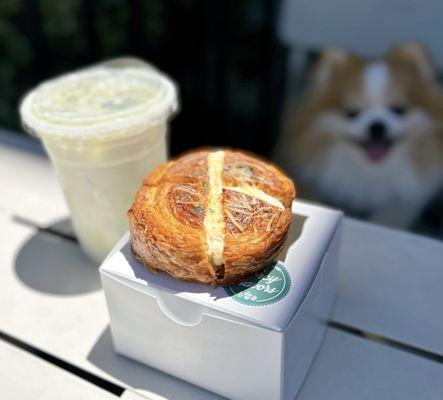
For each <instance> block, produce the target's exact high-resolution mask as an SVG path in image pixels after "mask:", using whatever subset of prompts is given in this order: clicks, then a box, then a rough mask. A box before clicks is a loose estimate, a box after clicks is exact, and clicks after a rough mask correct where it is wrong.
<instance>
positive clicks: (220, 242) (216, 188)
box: [203, 150, 285, 266]
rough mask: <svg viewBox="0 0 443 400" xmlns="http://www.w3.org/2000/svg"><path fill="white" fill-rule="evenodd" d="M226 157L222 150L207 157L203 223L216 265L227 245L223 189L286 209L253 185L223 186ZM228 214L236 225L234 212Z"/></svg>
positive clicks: (219, 264) (209, 253)
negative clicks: (205, 202) (207, 187)
mask: <svg viewBox="0 0 443 400" xmlns="http://www.w3.org/2000/svg"><path fill="white" fill-rule="evenodd" d="M224 157H225V152H224V151H222V150H221V151H216V152H213V153H210V154H209V155H208V158H207V162H208V181H209V182H208V183H209V185H208V186H209V192H208V199H207V201H208V205H207V209H206V214H205V217H204V220H203V225H204V229H205V237H206V248H207V253H208V257H209V258H210V260H211V262H212V264H213V265H214V266H221V265H223V264H224V259H223V248H224V245H225V221H224V217H223V199H222V195H223V189H228V190H232V191H235V192H239V193H243V194H246V195H248V196H252V197H255V198H257V199H259V200H262V201H263V202H265V203H268V204H270V205H272V206H274V207H277V208H279V209H281V210H284V208H285V207H284V206H283V204H282V202H281V201H280V200H278V199H276V198H275V197H273V196H270V195H269V194H266V193H265V192H263V191H262V190H260V189H257V188H254V187H252V186H246V185H243V186H238V187H237V186H236V187H231V186H229V187H226V186H223V178H222V176H223V165H224ZM226 212H227V213H228V210H226ZM227 215H228V217H230V219H231V220H232V222H233V223H234V225H236V224H235V220H234V218H233V217H232V214H230V213H228V214H227ZM271 221H272V220H271ZM236 226H237V227H238V228H239V230H240V231H242V229H241V227H239V225H236Z"/></svg>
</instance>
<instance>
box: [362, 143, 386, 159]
mask: <svg viewBox="0 0 443 400" xmlns="http://www.w3.org/2000/svg"><path fill="white" fill-rule="evenodd" d="M365 147H366V153H367V154H368V157H369V158H370V159H371V160H372V161H380V160H381V159H382V158H383V157H384V156H385V155H386V154H387V153H388V151H389V145H388V144H387V143H383V142H369V143H367V144H366V146H365Z"/></svg>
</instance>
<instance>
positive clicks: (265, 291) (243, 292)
mask: <svg viewBox="0 0 443 400" xmlns="http://www.w3.org/2000/svg"><path fill="white" fill-rule="evenodd" d="M290 288H291V278H290V276H289V274H288V271H287V270H286V268H285V266H284V265H283V263H282V262H281V261H277V262H274V263H272V264H271V265H270V266H269V267H267V268H265V269H264V270H263V271H262V272H261V273H260V274H258V275H256V276H255V277H253V278H250V279H246V280H244V281H243V282H240V283H239V284H237V285H231V286H224V289H225V292H226V293H227V294H228V296H229V297H230V298H231V299H232V300H234V301H236V302H237V303H240V304H243V305H245V306H254V307H257V306H268V305H269V304H274V303H276V302H277V301H280V300H281V299H282V298H283V297H285V296H286V295H287V294H288V293H289V289H290Z"/></svg>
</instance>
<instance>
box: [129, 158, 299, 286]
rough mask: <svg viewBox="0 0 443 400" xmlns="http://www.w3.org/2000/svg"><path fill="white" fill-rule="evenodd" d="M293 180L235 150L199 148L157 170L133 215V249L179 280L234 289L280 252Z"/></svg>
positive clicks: (146, 181) (136, 202)
mask: <svg viewBox="0 0 443 400" xmlns="http://www.w3.org/2000/svg"><path fill="white" fill-rule="evenodd" d="M294 197H295V189H294V185H293V183H292V182H291V181H290V180H289V179H288V178H287V177H286V176H285V175H283V173H282V172H280V171H279V170H278V169H277V168H276V167H274V166H272V165H271V164H269V163H267V162H264V161H262V160H259V159H257V158H255V157H252V156H250V155H246V154H244V153H241V152H237V151H230V150H218V151H195V152H191V153H188V154H185V155H183V156H181V157H180V158H178V159H177V160H175V161H171V162H168V163H166V164H162V165H160V166H158V167H157V168H156V169H155V170H154V171H152V173H150V174H149V175H148V176H147V177H146V178H145V179H144V181H143V186H142V187H141V188H140V189H139V191H138V192H137V194H136V197H135V200H134V203H133V204H132V206H131V209H130V210H129V211H128V217H129V226H130V232H131V238H132V251H133V253H134V255H135V256H136V257H137V259H138V260H140V261H141V262H142V263H143V264H144V265H145V266H147V267H148V268H152V269H157V270H163V271H166V272H167V273H169V274H170V275H172V276H173V277H175V278H177V279H183V280H188V281H196V282H204V283H211V284H212V285H230V284H234V283H238V282H240V281H242V280H243V279H245V278H246V277H248V276H250V275H253V274H255V273H257V272H258V271H259V270H260V269H262V268H263V267H265V266H266V265H267V264H268V263H269V262H271V261H272V260H273V259H274V258H275V256H276V255H277V253H278V252H279V250H280V249H281V248H282V246H283V244H284V241H285V239H286V236H287V233H288V231H289V227H290V224H291V216H292V213H291V204H292V200H293V199H294Z"/></svg>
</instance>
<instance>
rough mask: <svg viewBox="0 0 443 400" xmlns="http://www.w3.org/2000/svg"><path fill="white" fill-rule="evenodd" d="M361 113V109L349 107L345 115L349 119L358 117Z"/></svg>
mask: <svg viewBox="0 0 443 400" xmlns="http://www.w3.org/2000/svg"><path fill="white" fill-rule="evenodd" d="M359 114H360V110H359V109H358V108H348V109H346V110H345V116H346V118H349V119H353V118H357V117H358V116H359Z"/></svg>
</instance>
